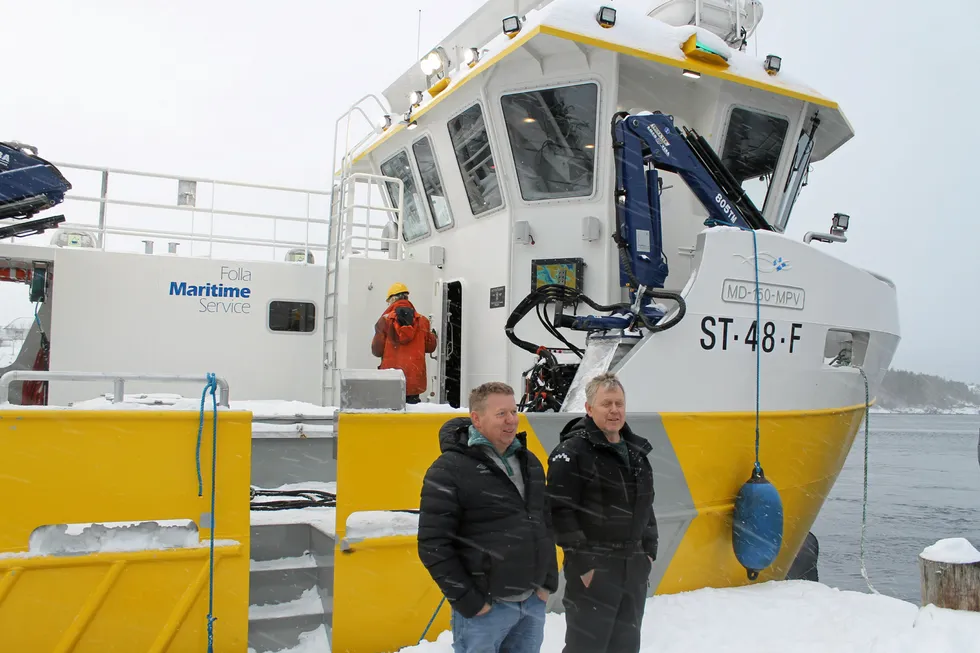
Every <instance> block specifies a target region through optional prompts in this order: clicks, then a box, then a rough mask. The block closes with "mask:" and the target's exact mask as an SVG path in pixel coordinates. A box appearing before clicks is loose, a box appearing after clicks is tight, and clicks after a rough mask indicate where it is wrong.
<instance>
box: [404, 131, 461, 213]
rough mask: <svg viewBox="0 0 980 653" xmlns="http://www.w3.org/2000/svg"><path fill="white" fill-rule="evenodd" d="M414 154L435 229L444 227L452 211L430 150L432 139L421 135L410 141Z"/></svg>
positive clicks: (434, 158)
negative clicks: (412, 141)
mask: <svg viewBox="0 0 980 653" xmlns="http://www.w3.org/2000/svg"><path fill="white" fill-rule="evenodd" d="M412 152H413V153H414V154H415V164H416V165H417V166H418V167H419V177H421V178H422V190H424V191H425V201H426V202H428V203H429V212H430V213H431V214H432V222H433V223H434V224H435V225H436V229H444V228H446V227H449V226H451V225H452V224H453V213H452V210H450V208H449V200H448V199H447V198H446V192H445V190H443V186H442V177H441V176H440V175H439V166H437V165H436V156H435V154H434V153H433V151H432V141H430V140H429V137H428V136H423V137H422V138H420V139H419V140H417V141H415V142H414V143H412Z"/></svg>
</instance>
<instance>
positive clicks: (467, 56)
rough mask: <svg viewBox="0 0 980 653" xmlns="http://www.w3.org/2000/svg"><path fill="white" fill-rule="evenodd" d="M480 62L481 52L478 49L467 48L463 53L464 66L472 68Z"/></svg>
mask: <svg viewBox="0 0 980 653" xmlns="http://www.w3.org/2000/svg"><path fill="white" fill-rule="evenodd" d="M479 60H480V51H479V50H478V49H476V48H466V50H464V51H463V64H464V65H466V66H469V67H470V68H472V67H473V66H475V65H476V64H477V62H478V61H479Z"/></svg>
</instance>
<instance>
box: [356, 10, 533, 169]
mask: <svg viewBox="0 0 980 653" xmlns="http://www.w3.org/2000/svg"><path fill="white" fill-rule="evenodd" d="M539 30H540V28H539V27H535V28H534V29H532V30H530V31H528V32H526V33H525V34H522V35H520V36H519V37H517V38H515V39H514V40H513V41H511V42H510V43H508V44H507V46H506V47H505V48H504V49H503V50H501V51H500V52H498V53H497V54H495V55H494V56H492V57H490V58H489V59H486V60H484V61H479V62H477V64H476V65H475V66H473V67H472V68H471V69H470V73H469V74H468V75H466V76H465V77H463V78H462V79H460V80H459V81H455V82H453V81H450V82H449V86H448V87H445V90H442V89H440V91H439V94H438V95H436V97H434V98H432V101H431V102H429V103H428V104H426V105H425V106H424V107H420V108H419V109H418V111H414V112H412V119H413V120H418V119H419V117H421V116H424V115H425V114H426V113H427V112H428V111H429V110H430V109H432V107H434V106H437V105H438V104H439V103H440V102H442V101H443V100H445V99H446V98H447V97H449V96H450V95H452V94H453V93H454V92H455V91H457V90H459V89H460V88H462V87H463V86H464V85H465V84H466V83H467V82H468V81H470V80H471V79H473V78H475V77H477V76H478V75H480V73H482V72H483V71H485V70H488V69H490V68H491V67H492V66H493V65H494V64H497V63H499V62H500V61H501V60H502V59H504V58H505V57H507V56H508V55H510V54H511V53H512V52H514V51H515V50H517V49H518V48H520V47H522V46H523V45H524V44H525V43H527V42H528V41H530V40H531V39H532V38H534V37H535V36H536V35H537V34H538V32H539ZM447 79H448V78H447ZM406 126H407V125H405V124H404V123H401V122H400V123H398V124H396V125H392V126H391V128H390V129H388V131H386V132H385V135H384V136H382V137H381V138H379V139H378V140H377V141H375V142H374V143H372V144H371V146H370V147H368V148H367V149H366V150H364V151H363V152H361V153H360V154H358V155H357V156H356V157H355V158H354V160H353V161H352V162H351V163H352V164H356V163H357V162H359V161H360V160H361V159H363V158H364V157H365V156H367V155H368V154H370V153H371V152H373V151H374V150H375V149H377V148H378V146H380V145H381V144H382V143H384V142H385V141H387V140H388V139H389V138H391V137H392V136H394V135H395V134H398V133H400V132H401V131H402V130H404V129H405V127H406Z"/></svg>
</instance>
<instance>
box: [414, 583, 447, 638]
mask: <svg viewBox="0 0 980 653" xmlns="http://www.w3.org/2000/svg"><path fill="white" fill-rule="evenodd" d="M445 602H446V596H445V595H443V597H442V600H440V601H439V605H437V606H436V611H435V612H433V613H432V617H430V618H429V623H427V624H426V625H425V630H423V631H422V636H421V637H419V644H421V643H422V640H423V639H425V636H426V635H428V634H429V628H431V627H432V622H433V621H435V620H436V615H437V614H439V610H441V609H442V604H443V603H445Z"/></svg>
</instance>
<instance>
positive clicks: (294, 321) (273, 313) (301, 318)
mask: <svg viewBox="0 0 980 653" xmlns="http://www.w3.org/2000/svg"><path fill="white" fill-rule="evenodd" d="M269 329H271V330H272V331H291V332H294V333H313V332H314V331H316V304H313V303H312V302H287V301H272V302H269Z"/></svg>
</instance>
